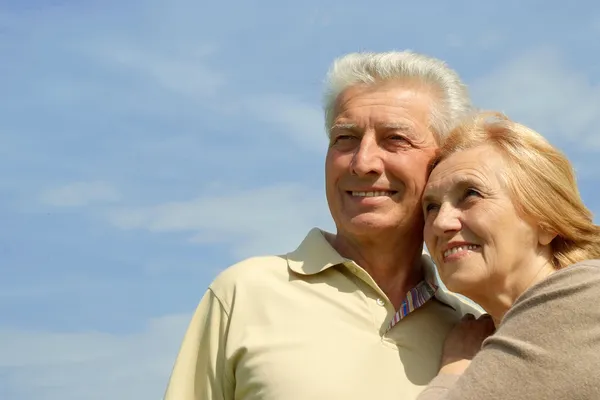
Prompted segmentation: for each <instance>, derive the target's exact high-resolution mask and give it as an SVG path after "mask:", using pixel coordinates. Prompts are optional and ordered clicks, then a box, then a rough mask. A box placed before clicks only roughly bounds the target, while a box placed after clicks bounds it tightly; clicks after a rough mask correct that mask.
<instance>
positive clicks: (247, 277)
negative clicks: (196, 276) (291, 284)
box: [210, 255, 288, 295]
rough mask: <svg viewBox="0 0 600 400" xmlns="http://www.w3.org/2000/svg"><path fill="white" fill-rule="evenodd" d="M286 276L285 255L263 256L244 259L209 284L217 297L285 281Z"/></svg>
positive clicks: (222, 272) (226, 269)
mask: <svg viewBox="0 0 600 400" xmlns="http://www.w3.org/2000/svg"><path fill="white" fill-rule="evenodd" d="M287 275H288V266H287V259H286V256H285V255H263V256H254V257H249V258H246V259H244V260H242V261H238V262H237V263H235V264H233V265H231V266H229V267H227V268H225V269H224V270H223V271H221V272H220V273H219V274H218V275H217V277H216V278H215V279H214V280H213V281H212V283H211V284H210V289H211V290H212V291H213V292H214V293H215V294H217V295H219V294H226V293H228V292H231V291H235V290H239V289H242V290H244V288H247V287H249V286H256V285H259V286H263V285H266V284H272V283H273V281H274V280H275V281H278V280H282V279H286V276H287Z"/></svg>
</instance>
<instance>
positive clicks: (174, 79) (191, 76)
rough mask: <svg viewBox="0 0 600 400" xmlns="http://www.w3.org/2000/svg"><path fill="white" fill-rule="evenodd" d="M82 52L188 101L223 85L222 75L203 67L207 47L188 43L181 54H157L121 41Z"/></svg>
mask: <svg viewBox="0 0 600 400" xmlns="http://www.w3.org/2000/svg"><path fill="white" fill-rule="evenodd" d="M86 49H87V50H86ZM82 51H86V52H88V53H89V54H90V55H92V56H93V57H94V58H96V60H97V61H98V62H100V63H104V64H105V65H107V66H109V67H110V68H113V69H117V70H121V71H122V72H124V73H127V74H131V75H134V76H136V77H137V78H139V77H144V78H147V79H149V80H151V81H152V82H153V83H154V84H156V85H159V86H160V87H162V88H163V89H166V90H168V91H171V92H172V93H174V94H178V95H183V96H186V97H190V98H192V99H193V98H200V97H205V96H208V95H212V94H214V93H215V92H216V90H217V89H218V88H219V87H221V86H222V85H223V84H224V83H225V77H224V76H223V74H221V73H219V72H217V71H215V70H213V69H210V68H208V67H207V66H206V65H205V58H206V57H207V56H208V55H210V54H211V53H212V52H213V51H214V48H213V47H210V46H208V45H202V44H196V43H188V46H187V47H186V48H185V50H184V51H169V52H165V51H163V52H161V51H159V50H158V49H156V48H154V49H150V48H144V47H141V46H139V45H137V46H128V45H126V44H125V43H124V41H123V39H119V38H115V39H114V40H112V41H109V42H91V43H85V48H84V49H82Z"/></svg>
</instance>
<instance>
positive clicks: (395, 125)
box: [378, 122, 414, 132]
mask: <svg viewBox="0 0 600 400" xmlns="http://www.w3.org/2000/svg"><path fill="white" fill-rule="evenodd" d="M378 127H380V128H384V129H394V130H398V131H403V132H412V131H414V128H413V127H412V126H411V125H410V124H405V123H402V122H386V123H383V124H378Z"/></svg>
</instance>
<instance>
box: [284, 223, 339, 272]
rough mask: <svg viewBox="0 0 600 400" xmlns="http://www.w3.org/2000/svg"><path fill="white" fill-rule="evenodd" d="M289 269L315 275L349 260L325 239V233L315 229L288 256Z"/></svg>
mask: <svg viewBox="0 0 600 400" xmlns="http://www.w3.org/2000/svg"><path fill="white" fill-rule="evenodd" d="M286 258H287V263H288V267H289V268H290V269H291V270H292V271H294V272H296V273H297V274H301V275H314V274H318V273H319V272H323V271H325V270H326V269H328V268H330V267H333V266H334V265H338V264H343V263H345V262H347V261H350V260H348V259H345V258H344V257H342V256H341V255H340V254H339V253H338V252H337V251H335V249H334V248H333V247H332V246H331V245H330V244H329V242H328V241H327V239H325V232H324V231H322V230H320V229H319V228H313V229H311V230H310V232H308V235H306V237H305V238H304V240H303V241H302V243H300V246H298V248H297V249H296V250H294V251H292V252H290V253H288V254H287V256H286Z"/></svg>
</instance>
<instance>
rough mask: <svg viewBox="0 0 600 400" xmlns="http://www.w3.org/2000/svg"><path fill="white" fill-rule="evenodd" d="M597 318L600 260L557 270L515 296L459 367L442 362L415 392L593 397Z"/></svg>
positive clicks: (472, 399) (598, 382) (599, 344)
mask: <svg viewBox="0 0 600 400" xmlns="http://www.w3.org/2000/svg"><path fill="white" fill-rule="evenodd" d="M599 321H600V264H598V263H596V264H595V265H586V264H579V265H576V266H572V267H569V268H567V269H565V270H561V271H559V272H557V273H555V274H553V275H552V276H550V277H549V278H548V279H546V280H545V281H543V282H541V283H539V284H537V285H535V286H534V287H532V288H530V289H528V290H527V291H526V292H525V293H524V294H523V295H522V296H521V298H519V299H518V300H517V302H516V303H515V304H514V306H513V307H512V308H511V309H510V310H509V312H508V313H507V314H506V315H505V317H504V320H503V321H502V324H501V325H500V326H499V328H498V331H497V332H496V333H495V334H494V335H492V336H490V337H488V338H487V339H486V340H485V341H484V342H483V347H482V349H481V351H480V352H479V353H477V355H476V356H475V357H474V358H473V359H472V361H471V362H470V364H469V365H468V367H467V368H466V370H465V371H464V373H463V374H462V375H458V374H456V373H455V374H447V373H444V371H443V370H441V371H440V374H439V375H438V376H437V377H436V378H435V379H434V380H433V381H432V382H431V383H430V385H429V386H428V387H427V388H426V389H425V390H424V391H423V392H422V394H421V395H420V396H419V397H418V398H417V399H418V400H480V399H532V400H533V399H547V398H548V399H549V398H553V399H569V398H577V399H581V400H584V399H585V400H588V399H589V400H591V399H600V374H598V371H599V370H600V328H599V326H600V323H599ZM461 325H462V324H461ZM472 328H473V327H472ZM463 366H465V365H464V364H463ZM446 372H447V371H446ZM458 373H460V371H459V372H458Z"/></svg>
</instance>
